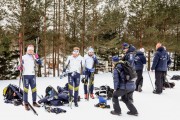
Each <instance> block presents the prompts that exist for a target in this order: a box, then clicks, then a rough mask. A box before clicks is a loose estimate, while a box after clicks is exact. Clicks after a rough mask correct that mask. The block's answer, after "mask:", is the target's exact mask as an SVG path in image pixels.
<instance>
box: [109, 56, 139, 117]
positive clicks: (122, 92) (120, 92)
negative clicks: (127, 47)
mask: <svg viewBox="0 0 180 120" xmlns="http://www.w3.org/2000/svg"><path fill="white" fill-rule="evenodd" d="M112 62H113V80H114V92H113V98H112V102H113V108H114V110H113V111H111V112H110V113H111V114H113V115H121V108H120V106H119V100H118V97H119V96H121V97H122V101H123V102H124V103H125V104H126V106H127V108H128V109H129V110H130V111H128V112H127V114H128V115H135V116H137V115H138V112H137V109H136V108H135V106H134V105H133V104H132V102H131V101H130V99H129V96H130V94H131V93H132V92H133V90H129V89H127V88H128V86H127V85H126V83H125V82H126V81H125V75H124V69H123V66H122V65H121V64H120V63H118V62H119V58H118V56H113V57H112ZM119 72H120V73H119ZM134 88H135V84H134Z"/></svg>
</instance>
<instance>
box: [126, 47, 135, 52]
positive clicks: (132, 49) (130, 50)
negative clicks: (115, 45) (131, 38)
mask: <svg viewBox="0 0 180 120" xmlns="http://www.w3.org/2000/svg"><path fill="white" fill-rule="evenodd" d="M135 50H136V48H135V47H134V46H133V45H130V46H129V49H128V51H127V53H129V52H134V51H135Z"/></svg>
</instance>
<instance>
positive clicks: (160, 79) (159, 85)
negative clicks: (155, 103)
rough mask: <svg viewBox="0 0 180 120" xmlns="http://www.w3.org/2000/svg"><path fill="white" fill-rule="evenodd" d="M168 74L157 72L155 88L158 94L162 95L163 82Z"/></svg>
mask: <svg viewBox="0 0 180 120" xmlns="http://www.w3.org/2000/svg"><path fill="white" fill-rule="evenodd" d="M165 74H166V72H165V71H155V79H156V80H155V86H156V92H157V93H162V87H163V80H164V76H165Z"/></svg>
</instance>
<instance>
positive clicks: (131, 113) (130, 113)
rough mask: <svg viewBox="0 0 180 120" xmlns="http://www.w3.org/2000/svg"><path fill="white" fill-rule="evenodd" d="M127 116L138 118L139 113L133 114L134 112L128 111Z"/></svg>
mask: <svg viewBox="0 0 180 120" xmlns="http://www.w3.org/2000/svg"><path fill="white" fill-rule="evenodd" d="M127 114H128V115H134V116H138V113H137V112H135V113H133V112H131V111H128V112H127Z"/></svg>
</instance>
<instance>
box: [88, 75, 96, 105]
mask: <svg viewBox="0 0 180 120" xmlns="http://www.w3.org/2000/svg"><path fill="white" fill-rule="evenodd" d="M93 80H94V72H92V73H91V76H90V78H89V84H88V89H87V95H88V96H87V101H89V97H90V89H91V86H92V84H93Z"/></svg>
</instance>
